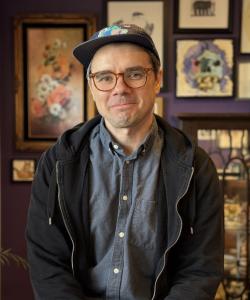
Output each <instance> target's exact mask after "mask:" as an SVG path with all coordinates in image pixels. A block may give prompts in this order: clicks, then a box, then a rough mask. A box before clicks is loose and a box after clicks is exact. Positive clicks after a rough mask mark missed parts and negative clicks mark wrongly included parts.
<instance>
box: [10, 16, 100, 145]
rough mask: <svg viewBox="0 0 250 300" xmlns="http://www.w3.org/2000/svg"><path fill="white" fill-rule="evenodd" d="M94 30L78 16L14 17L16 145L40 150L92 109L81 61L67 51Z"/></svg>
mask: <svg viewBox="0 0 250 300" xmlns="http://www.w3.org/2000/svg"><path fill="white" fill-rule="evenodd" d="M94 31H95V19H94V18H92V17H87V18H86V17H83V16H80V15H32V16H25V17H23V16H22V17H16V18H15V68H16V70H15V71H16V147H17V149H19V150H27V149H30V150H44V149H45V148H47V147H48V146H50V145H51V144H52V143H53V142H54V141H55V140H56V138H58V136H60V135H61V134H62V133H63V132H64V131H65V130H67V129H69V128H71V127H73V126H74V125H76V124H78V123H80V122H83V121H85V120H86V119H87V118H88V117H89V115H88V112H90V111H91V109H90V107H89V106H91V105H93V104H92V102H90V100H88V95H87V94H88V92H87V85H86V80H85V79H84V72H83V67H82V65H81V64H80V63H79V62H78V61H77V60H76V59H75V58H74V57H73V55H72V51H73V49H74V47H75V46H76V45H77V44H79V43H80V42H82V41H84V40H86V39H88V37H89V36H90V35H92V34H93V32H94Z"/></svg>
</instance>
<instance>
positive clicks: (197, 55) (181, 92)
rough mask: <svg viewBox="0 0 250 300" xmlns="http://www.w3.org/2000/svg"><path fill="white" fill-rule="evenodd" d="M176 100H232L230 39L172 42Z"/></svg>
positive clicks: (231, 52)
mask: <svg viewBox="0 0 250 300" xmlns="http://www.w3.org/2000/svg"><path fill="white" fill-rule="evenodd" d="M176 51H177V52H176V97H177V98H178V97H180V98H186V97H187V98H188V97H196V98H205V97H208V98H209V97H210V98H211V97H213V98H214V97H218V98H222V97H232V96H233V94H234V81H233V77H234V45H233V40H232V39H214V40H205V39H186V40H177V41H176Z"/></svg>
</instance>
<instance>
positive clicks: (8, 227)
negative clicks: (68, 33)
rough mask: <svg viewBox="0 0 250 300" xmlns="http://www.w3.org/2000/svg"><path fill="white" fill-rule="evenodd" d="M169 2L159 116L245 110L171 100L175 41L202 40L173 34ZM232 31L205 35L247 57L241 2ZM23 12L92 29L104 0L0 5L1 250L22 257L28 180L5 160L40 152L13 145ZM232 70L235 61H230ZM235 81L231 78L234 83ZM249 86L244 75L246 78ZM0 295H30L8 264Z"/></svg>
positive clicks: (24, 277) (13, 0)
mask: <svg viewBox="0 0 250 300" xmlns="http://www.w3.org/2000/svg"><path fill="white" fill-rule="evenodd" d="M173 3H174V0H166V7H165V12H164V13H165V33H164V40H165V64H164V70H165V72H166V77H167V78H166V91H165V92H163V93H162V94H161V95H162V96H163V97H164V101H165V109H164V117H165V118H166V119H167V120H168V121H169V122H170V123H171V124H173V125H175V126H178V122H177V118H176V115H178V114H179V113H191V112H192V113H224V114H227V113H241V112H250V101H236V98H235V97H233V98H231V99H223V98H221V99H176V98H175V91H174V87H175V39H177V38H204V37H206V35H205V34H196V33H195V34H190V33H189V34H174V33H173V16H174V8H173ZM232 9H233V15H232V22H233V23H232V24H233V31H232V33H227V34H212V35H211V34H209V37H218V38H220V37H222V38H223V37H225V38H233V39H234V41H235V45H236V47H235V58H236V61H240V60H250V56H249V57H248V56H241V55H240V54H239V46H238V45H239V42H240V18H241V1H234V0H233V7H232ZM28 13H39V14H41V13H77V14H83V15H88V14H92V15H93V14H94V15H95V16H96V17H97V28H98V29H99V28H100V27H102V26H103V25H106V24H105V19H106V16H105V15H106V4H105V1H102V0H71V1H66V0H42V1H38V0H21V1H20V0H8V1H6V0H5V1H1V4H0V47H1V48H0V66H1V68H0V76H1V77H0V83H1V84H0V133H1V136H0V138H1V140H0V142H1V144H0V146H1V148H0V167H1V173H0V179H1V184H0V196H1V241H2V247H3V248H11V249H12V250H13V252H15V253H17V254H19V255H21V256H24V257H25V255H26V247H25V239H24V231H25V223H26V214H27V208H28V204H29V194H30V187H31V185H30V183H13V182H12V181H11V168H10V167H11V160H12V159H13V158H34V159H38V158H39V156H40V154H41V153H38V152H36V153H35V152H34V153H33V152H21V151H18V150H16V149H15V94H14V49H13V42H14V34H13V32H14V28H13V18H14V17H15V16H17V15H19V14H28ZM236 70H237V63H236ZM236 84H237V82H236ZM249 84H250V78H249ZM249 100H250V99H249ZM1 286H2V291H1V296H2V297H1V299H3V300H17V299H25V300H32V299H34V297H33V295H32V291H31V286H30V283H29V278H28V272H26V271H24V270H23V269H21V268H17V267H16V266H15V265H14V264H13V265H10V266H4V267H2V279H1Z"/></svg>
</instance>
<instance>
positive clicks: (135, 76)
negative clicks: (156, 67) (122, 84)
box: [126, 70, 144, 80]
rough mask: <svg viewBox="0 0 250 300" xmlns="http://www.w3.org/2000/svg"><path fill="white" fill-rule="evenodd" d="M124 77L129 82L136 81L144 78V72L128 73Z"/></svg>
mask: <svg viewBox="0 0 250 300" xmlns="http://www.w3.org/2000/svg"><path fill="white" fill-rule="evenodd" d="M126 77H127V78H128V79H131V80H138V79H142V78H143V77H144V72H142V71H141V70H134V71H130V72H128V73H127V74H126Z"/></svg>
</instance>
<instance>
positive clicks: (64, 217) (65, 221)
mask: <svg viewBox="0 0 250 300" xmlns="http://www.w3.org/2000/svg"><path fill="white" fill-rule="evenodd" d="M58 164H59V162H58V161H57V162H56V182H57V186H58V203H59V208H60V211H61V214H62V219H63V223H64V225H65V228H66V230H67V232H68V235H69V237H70V240H71V242H72V252H71V269H72V272H73V276H74V275H75V271H74V253H75V243H74V239H73V237H72V234H71V231H70V228H69V224H68V221H67V216H66V212H65V205H64V203H63V200H62V199H61V189H60V184H59V170H58Z"/></svg>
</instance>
